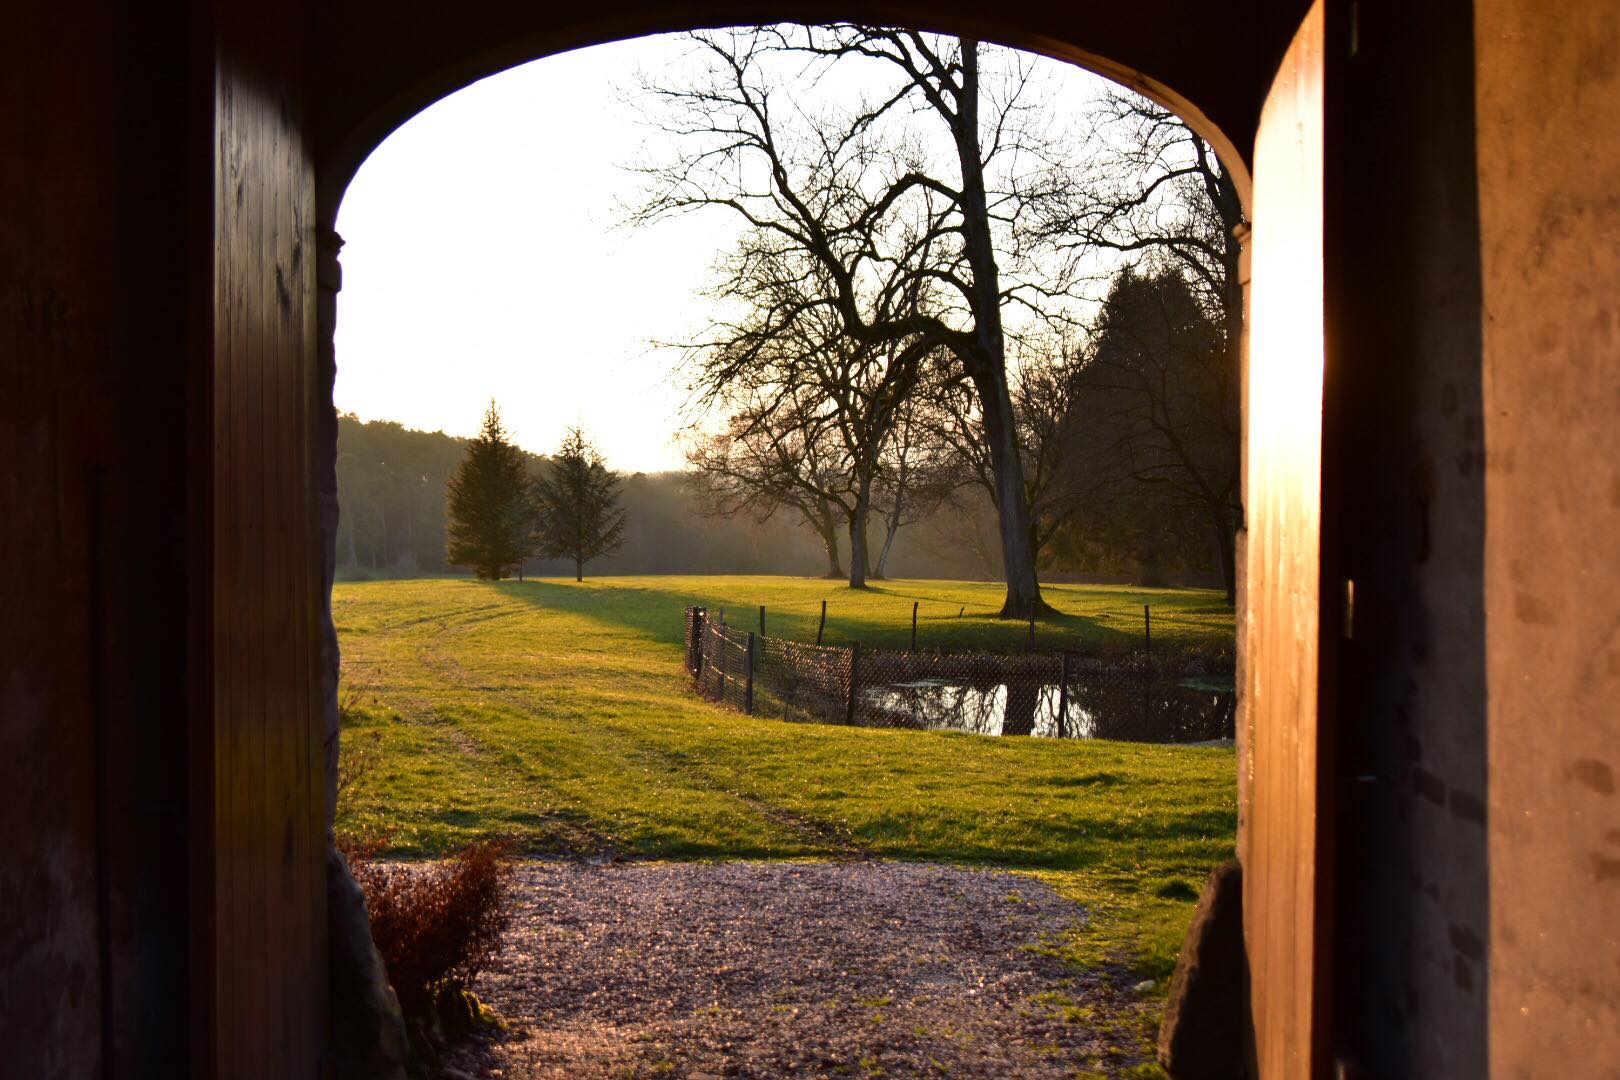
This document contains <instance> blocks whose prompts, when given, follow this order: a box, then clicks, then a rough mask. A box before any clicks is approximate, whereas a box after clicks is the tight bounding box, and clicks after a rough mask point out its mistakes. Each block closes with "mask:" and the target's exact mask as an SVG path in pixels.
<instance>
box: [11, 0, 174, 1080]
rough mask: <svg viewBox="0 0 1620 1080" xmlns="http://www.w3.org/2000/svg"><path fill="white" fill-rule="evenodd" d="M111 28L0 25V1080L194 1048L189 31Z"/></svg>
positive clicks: (80, 21)
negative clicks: (189, 865)
mask: <svg viewBox="0 0 1620 1080" xmlns="http://www.w3.org/2000/svg"><path fill="white" fill-rule="evenodd" d="M131 8H132V6H125V5H120V4H115V3H107V2H95V0H89V2H86V3H83V4H75V5H71V6H69V5H64V4H53V3H44V2H33V0H24V2H21V3H12V4H8V5H6V7H5V11H4V14H3V16H0V52H3V54H4V62H3V63H0V858H3V863H0V1073H3V1074H4V1075H6V1076H8V1077H10V1076H17V1077H28V1078H30V1080H59V1078H60V1080H81V1078H84V1077H93V1076H97V1075H101V1074H102V1071H103V1070H108V1072H109V1074H111V1073H116V1074H117V1075H121V1076H132V1075H165V1074H166V1072H167V1071H168V1070H170V1069H173V1068H176V1067H178V1068H179V1069H180V1070H182V1071H183V1070H184V1069H185V1067H186V1057H187V1040H188V1037H189V1033H190V1016H189V1010H190V1006H191V1004H192V1001H193V998H192V996H191V988H190V985H189V973H188V957H189V942H190V938H189V933H190V928H191V925H190V916H191V909H190V906H189V898H188V877H187V855H188V845H187V840H188V799H189V788H188V784H187V780H188V768H189V761H188V756H187V738H186V733H187V727H186V725H187V720H188V686H189V685H190V684H191V679H192V676H193V675H195V674H196V669H195V667H194V666H193V664H192V662H191V659H190V657H189V656H188V646H187V642H188V636H187V626H188V613H189V612H191V611H194V610H195V605H196V602H197V599H198V597H197V593H196V589H197V587H198V585H199V583H200V582H202V581H203V580H204V579H205V575H202V574H195V573H193V572H191V571H190V570H188V567H187V561H186V555H187V551H188V545H189V543H190V536H191V530H192V526H193V525H194V524H195V518H194V516H193V514H192V508H191V506H190V504H189V496H188V484H187V480H186V477H187V476H188V468H189V466H188V461H189V458H188V454H189V448H188V437H189V428H188V416H189V412H188V408H189V398H190V393H191V387H190V385H189V377H190V374H191V373H192V371H193V370H194V369H193V368H192V366H191V365H190V363H189V358H190V355H191V354H190V352H189V344H188V322H189V317H190V311H191V304H190V301H191V300H194V299H195V298H196V297H195V295H194V294H193V293H192V292H191V291H190V289H191V287H192V286H193V285H194V284H195V283H196V281H197V280H198V279H197V277H196V276H195V275H194V274H193V271H194V270H198V269H202V265H201V264H200V263H199V262H197V261H195V260H193V259H192V258H191V255H192V254H193V253H195V252H196V250H197V249H195V248H194V247H192V246H190V239H191V237H192V234H191V233H190V232H189V224H190V222H191V221H192V220H193V218H192V215H191V214H190V212H189V210H188V205H187V203H186V201H185V196H186V193H187V191H188V190H189V189H192V187H193V184H194V181H196V180H197V179H198V175H199V174H198V169H197V167H196V166H198V165H200V163H201V160H202V155H201V146H200V144H198V143H194V142H190V141H188V139H189V138H190V135H191V131H190V129H189V127H188V124H189V121H190V119H191V117H192V115H193V113H194V109H193V106H194V105H196V104H198V102H197V99H196V97H195V95H194V93H193V89H194V82H193V79H192V75H191V72H192V70H193V69H192V67H191V65H190V64H189V60H190V55H189V54H188V51H187V42H188V38H189V31H190V27H189V23H188V15H187V12H186V11H185V9H184V8H183V7H181V6H171V7H165V8H164V9H163V10H146V9H144V8H143V9H142V10H140V11H135V10H131ZM204 182H206V181H205V180H204ZM202 216H203V220H204V222H205V223H206V214H204V215H202ZM205 244H206V241H205ZM203 250H206V247H205V248H204V249H203Z"/></svg>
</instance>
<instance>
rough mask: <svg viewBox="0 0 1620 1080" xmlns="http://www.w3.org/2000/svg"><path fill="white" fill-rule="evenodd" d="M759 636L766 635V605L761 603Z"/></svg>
mask: <svg viewBox="0 0 1620 1080" xmlns="http://www.w3.org/2000/svg"><path fill="white" fill-rule="evenodd" d="M759 636H760V637H764V636H765V605H764V604H761V605H759Z"/></svg>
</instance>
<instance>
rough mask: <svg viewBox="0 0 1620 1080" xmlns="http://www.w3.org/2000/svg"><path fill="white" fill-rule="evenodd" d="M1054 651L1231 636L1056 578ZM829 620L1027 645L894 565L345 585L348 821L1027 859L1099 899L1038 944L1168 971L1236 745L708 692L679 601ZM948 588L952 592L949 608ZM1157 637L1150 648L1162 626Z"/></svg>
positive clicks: (719, 855)
mask: <svg viewBox="0 0 1620 1080" xmlns="http://www.w3.org/2000/svg"><path fill="white" fill-rule="evenodd" d="M1046 592H1047V598H1048V601H1049V602H1050V603H1052V604H1053V605H1054V606H1055V607H1056V608H1058V609H1059V611H1060V612H1061V614H1059V615H1055V616H1051V617H1049V618H1047V619H1044V620H1042V621H1041V622H1040V624H1039V625H1038V626H1037V635H1038V640H1039V643H1040V644H1042V645H1043V646H1049V647H1054V648H1055V647H1058V646H1059V645H1060V644H1061V645H1062V646H1063V647H1074V648H1083V649H1087V650H1094V651H1099V650H1100V651H1108V650H1113V649H1124V648H1127V647H1130V646H1132V645H1134V644H1135V643H1137V642H1139V641H1140V634H1141V622H1142V605H1143V604H1144V603H1147V604H1150V605H1152V608H1153V637H1154V644H1155V647H1156V648H1159V647H1165V648H1170V647H1176V648H1198V649H1208V650H1219V649H1223V648H1228V649H1229V647H1230V639H1231V632H1232V614H1231V610H1230V609H1229V608H1226V607H1225V606H1224V605H1222V604H1221V603H1220V597H1219V596H1218V595H1217V594H1214V593H1210V592H1207V591H1201V590H1143V589H1123V588H1112V587H1091V586H1084V587H1083V586H1056V587H1048V588H1047V590H1046ZM823 598H826V599H828V600H829V612H828V619H827V633H826V637H827V640H829V641H834V642H838V641H849V640H856V639H858V640H860V641H862V642H863V643H870V644H887V645H899V644H903V643H904V642H906V641H907V640H909V636H910V619H911V605H912V602H913V601H914V600H915V601H918V602H919V603H920V609H919V616H918V618H919V638H920V643H921V644H923V645H924V646H951V647H961V646H967V645H982V646H990V647H1012V646H1015V645H1019V644H1022V643H1023V641H1024V639H1025V638H1026V636H1027V634H1028V628H1027V625H1024V626H1020V625H1016V624H1015V625H1009V624H1007V623H1005V622H1002V621H1000V620H997V619H994V618H993V617H992V616H993V613H994V611H995V609H996V608H997V607H998V606H999V603H1000V590H999V589H998V588H996V587H995V586H992V585H989V584H980V583H965V582H939V581H890V582H884V583H882V586H881V587H880V588H876V589H873V590H871V591H870V592H868V593H865V594H857V593H852V592H851V591H850V590H848V589H846V588H843V587H842V586H840V585H839V584H837V583H829V582H826V581H820V580H812V579H794V578H779V577H754V578H751V577H663V578H660V577H640V578H604V579H595V580H587V581H586V582H584V583H583V584H575V583H574V582H572V581H557V580H545V581H530V582H525V583H522V584H519V583H516V582H502V583H499V584H495V583H489V582H474V581H470V580H455V579H434V580H420V581H384V582H366V583H352V584H340V585H338V586H337V588H336V589H335V590H334V596H333V606H334V611H335V615H336V621H337V626H338V632H339V636H340V640H341V642H342V647H343V674H344V681H345V688H346V693H348V694H349V695H351V697H352V699H353V703H354V707H353V708H351V709H350V710H349V718H348V721H347V723H346V727H345V730H344V733H343V738H344V760H345V771H346V772H347V773H349V774H351V775H353V776H354V777H355V778H354V779H352V780H349V781H348V782H347V783H346V785H345V789H344V792H343V794H342V796H341V798H340V807H339V820H338V827H339V829H340V831H344V832H348V833H351V834H364V835H378V834H382V833H387V834H388V835H389V838H390V839H389V843H390V847H391V849H392V850H393V851H394V852H395V853H396V854H398V855H401V856H406V857H412V856H433V855H438V854H442V853H444V852H447V851H449V850H452V849H454V848H455V847H457V846H459V845H461V844H462V843H465V842H466V841H468V840H471V839H474V838H477V837H484V836H492V835H506V836H511V837H513V838H514V839H515V840H516V842H517V843H518V845H519V847H520V849H521V850H524V851H527V852H529V853H533V854H575V855H592V854H609V853H611V854H616V855H621V856H624V857H644V858H653V859H666V860H711V859H775V858H785V857H796V858H804V857H833V856H839V855H847V854H854V853H860V854H869V855H877V856H882V857H886V858H894V859H905V860H937V861H943V862H950V863H959V864H969V865H994V866H998V867H1002V868H1007V869H1013V870H1017V871H1020V872H1025V873H1029V874H1032V875H1036V876H1038V877H1040V878H1041V879H1043V880H1045V881H1047V882H1049V883H1050V884H1052V885H1053V886H1054V887H1055V888H1057V889H1058V890H1059V891H1060V892H1062V893H1064V894H1065V895H1067V896H1070V897H1072V898H1075V899H1077V900H1079V901H1081V902H1082V903H1084V904H1085V905H1087V907H1088V908H1089V909H1090V911H1091V913H1092V923H1091V925H1090V927H1089V928H1088V930H1087V931H1086V932H1085V933H1084V934H1083V935H1079V936H1076V937H1075V938H1074V939H1073V940H1068V941H1063V942H1054V943H1053V947H1054V948H1056V949H1059V950H1060V951H1062V952H1064V953H1065V954H1067V955H1070V956H1071V957H1072V958H1073V959H1075V960H1076V961H1077V962H1080V963H1083V964H1088V965H1089V964H1100V963H1109V964H1117V965H1120V966H1121V967H1122V968H1123V969H1125V970H1126V971H1128V972H1130V973H1131V974H1132V975H1133V976H1142V977H1162V976H1163V975H1164V974H1166V973H1167V972H1168V970H1169V968H1170V966H1171V964H1172V963H1173V961H1174V956H1175V952H1176V950H1177V949H1178V948H1179V946H1180V942H1181V937H1182V935H1183V933H1184V932H1185V927H1186V922H1187V919H1188V918H1189V916H1190V914H1191V910H1192V901H1193V900H1194V899H1196V896H1197V892H1198V889H1199V887H1200V886H1201V884H1202V882H1203V880H1204V878H1205V876H1206V875H1207V874H1208V871H1209V869H1210V867H1211V866H1212V865H1213V864H1214V863H1216V862H1218V861H1220V860H1222V859H1224V858H1227V857H1228V856H1229V855H1230V853H1231V850H1232V845H1233V835H1234V830H1235V822H1236V810H1235V787H1236V782H1235V765H1234V760H1233V754H1232V752H1231V750H1229V749H1222V748H1219V747H1173V746H1154V745H1140V744H1129V743H1108V742H1080V741H1058V740H1045V739H1040V740H1037V739H1012V738H1007V739H999V738H987V737H982V736H975V735H961V734H954V733H944V732H908V731H882V730H868V729H859V728H843V727H829V726H819V725H796V724H785V723H781V722H776V721H770V720H756V719H752V718H749V717H745V716H741V715H739V714H736V713H732V712H728V711H725V710H723V709H720V708H718V707H716V706H714V705H711V704H709V703H707V702H705V701H703V700H702V699H700V698H699V697H697V696H696V695H695V694H694V693H693V692H692V691H691V689H690V687H689V683H688V680H687V679H686V676H685V673H684V671H683V669H682V666H681V646H680V641H681V613H682V609H683V607H684V606H685V605H687V604H692V603H698V604H705V605H708V606H709V607H710V608H711V610H713V609H717V608H719V607H722V606H723V607H725V608H726V609H727V611H728V621H731V622H733V623H738V624H751V625H757V620H758V605H760V604H765V605H766V607H767V612H766V618H767V626H768V629H769V632H770V633H772V634H775V635H781V636H788V637H800V638H813V637H814V635H815V625H816V619H817V616H818V614H819V606H820V601H821V600H822V599H823ZM961 609H965V612H964V613H962V614H959V611H961ZM1161 643H1162V644H1161Z"/></svg>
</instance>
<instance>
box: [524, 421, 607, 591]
mask: <svg viewBox="0 0 1620 1080" xmlns="http://www.w3.org/2000/svg"><path fill="white" fill-rule="evenodd" d="M548 473H549V475H542V476H541V477H539V478H538V479H537V480H535V482H534V505H535V509H536V511H537V512H538V513H539V515H540V553H541V554H542V555H544V556H545V557H547V558H551V559H572V560H573V563H574V580H575V581H583V580H585V564H586V563H588V562H590V561H591V560H592V559H595V558H598V557H600V556H602V555H606V554H607V553H608V552H610V551H613V550H614V549H616V548H617V547H618V546H619V545H620V544H622V543H623V542H624V511H623V510H621V509H619V477H618V474H616V473H613V472H610V471H609V470H608V468H607V466H606V465H605V464H603V462H602V455H601V454H599V453H597V452H596V448H595V447H594V446H592V445H591V444H590V442H589V441H588V440H586V438H585V434H584V432H582V431H581V430H580V429H579V428H570V429H569V430H568V435H567V437H566V438H564V439H563V443H562V446H561V447H560V448H559V449H558V450H557V453H556V455H555V456H554V457H553V458H552V459H551V466H550V469H549V470H548Z"/></svg>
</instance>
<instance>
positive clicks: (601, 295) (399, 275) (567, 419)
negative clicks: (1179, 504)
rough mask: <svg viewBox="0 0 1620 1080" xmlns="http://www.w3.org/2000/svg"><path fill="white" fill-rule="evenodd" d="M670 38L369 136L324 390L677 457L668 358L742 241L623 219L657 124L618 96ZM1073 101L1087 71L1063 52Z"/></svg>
mask: <svg viewBox="0 0 1620 1080" xmlns="http://www.w3.org/2000/svg"><path fill="white" fill-rule="evenodd" d="M688 48H689V46H688V45H687V44H685V43H683V42H682V41H681V40H680V39H679V38H675V37H653V38H641V39H637V40H634V41H628V42H619V43H616V44H611V45H602V46H597V47H595V48H591V49H586V50H582V51H580V52H575V53H567V54H564V55H560V56H555V57H549V58H547V59H544V60H539V61H536V62H534V63H531V64H526V65H524V66H522V67H518V68H513V69H511V70H509V71H506V72H503V73H501V74H499V75H495V76H493V77H491V78H488V79H485V80H483V81H482V82H479V83H476V84H474V85H473V86H470V87H468V88H467V89H465V90H462V91H461V92H459V93H456V94H453V95H451V96H450V97H447V98H445V99H444V100H442V101H440V102H438V103H437V104H435V105H433V106H431V107H430V108H428V109H426V110H424V111H423V112H421V113H420V114H418V115H417V116H416V117H414V118H413V119H411V120H410V121H409V122H407V123H406V124H405V125H403V126H402V127H401V128H400V129H399V130H398V131H396V132H394V134H393V135H391V136H390V137H389V138H388V139H387V140H386V141H384V142H383V144H382V145H381V146H380V147H378V149H377V150H376V152H374V153H373V154H372V155H371V157H370V158H368V159H367V160H366V162H365V164H364V165H363V166H362V167H361V169H360V171H359V173H358V174H357V175H356V176H355V179H354V181H353V183H352V184H350V186H349V190H348V192H347V194H346V195H345V197H344V200H343V204H342V206H341V208H340V212H339V214H338V223H337V227H338V232H339V233H340V234H341V235H342V236H343V238H344V241H345V246H344V249H343V256H342V259H343V291H342V293H341V294H340V296H339V308H338V327H337V362H338V375H337V387H336V395H335V396H336V402H337V406H338V408H339V409H340V410H343V411H345V412H354V413H357V414H359V416H360V417H361V419H364V420H378V419H386V420H397V421H399V422H401V423H403V424H404V425H406V426H407V427H412V428H420V429H423V430H428V431H434V430H442V431H446V432H448V433H450V434H453V435H471V434H473V433H474V432H475V431H476V430H477V427H478V423H479V420H480V418H481V417H482V415H483V411H484V408H485V406H486V405H487V404H488V402H489V400H490V399H491V398H492V397H493V398H495V399H496V400H497V401H498V402H499V404H500V406H501V413H502V416H503V417H504V419H505V421H506V425H507V427H508V429H509V430H510V431H511V432H512V433H513V436H514V438H515V439H516V441H517V442H518V443H519V444H520V445H522V446H523V447H524V448H525V449H528V450H531V451H534V452H536V453H545V452H549V451H551V450H552V449H554V448H555V447H556V445H557V444H558V443H559V442H560V441H561V439H562V436H563V433H564V429H565V428H567V427H568V426H570V425H575V424H578V425H580V426H582V427H584V428H585V430H586V432H587V433H588V434H589V435H590V436H591V437H592V439H593V440H594V441H595V442H596V444H597V446H598V447H599V448H600V449H601V450H602V451H603V453H604V455H605V456H606V458H607V461H608V464H609V466H610V467H612V468H615V469H618V470H620V471H623V472H635V471H653V470H660V469H672V468H679V467H681V466H682V465H683V464H684V463H683V460H682V457H681V453H680V450H679V447H678V446H677V444H676V442H675V438H674V437H675V434H676V432H677V430H678V429H679V427H680V426H681V424H682V415H681V407H682V405H683V404H684V403H685V400H686V395H685V392H684V388H683V386H682V384H681V383H680V381H679V379H678V378H677V377H676V376H675V375H674V374H673V369H674V367H675V364H676V362H677V359H678V357H677V354H676V353H675V352H674V351H673V350H669V349H660V348H657V347H656V345H655V343H656V342H660V341H663V342H669V341H680V340H683V339H687V338H690V337H692V336H694V335H695V334H696V333H697V332H698V331H701V330H702V329H703V328H704V327H705V326H706V325H708V323H709V321H710V317H709V316H710V312H711V310H712V309H711V304H712V303H713V301H711V300H709V299H707V298H705V297H703V296H701V295H699V294H700V292H701V290H702V289H703V288H704V286H705V285H706V284H708V283H709V281H710V267H711V265H712V264H713V262H714V260H715V258H716V256H717V255H718V254H719V253H720V252H721V251H723V250H725V249H726V248H728V247H729V246H730V245H731V244H732V243H733V242H734V241H735V238H736V236H737V230H736V225H735V221H734V219H733V218H732V216H731V215H729V214H728V213H726V212H725V211H718V210H717V211H712V212H707V213H702V214H697V215H689V216H686V217H684V218H681V219H677V220H673V221H669V222H665V223H663V224H660V225H658V226H656V227H653V228H645V229H639V230H631V229H626V228H624V227H622V226H621V224H620V223H621V221H622V219H623V217H624V210H623V205H624V204H625V203H626V202H633V201H634V199H635V196H636V193H637V192H638V191H639V190H641V180H640V178H639V177H638V176H637V175H636V174H634V173H633V172H631V171H629V170H628V169H627V168H625V166H626V165H629V164H633V163H634V162H636V161H638V160H642V159H643V158H645V157H646V156H647V155H648V153H649V152H651V153H652V155H653V156H655V157H662V156H665V155H663V154H661V153H659V146H658V140H660V139H663V138H665V137H664V136H662V135H660V134H659V133H658V132H656V131H653V130H651V129H649V128H648V127H647V126H646V125H645V124H644V123H642V122H641V121H640V120H639V118H638V115H637V112H636V109H635V107H634V106H633V105H631V104H627V103H626V101H625V96H626V94H627V92H629V91H631V90H633V89H634V87H635V86H636V85H637V82H638V80H637V72H638V71H650V72H654V73H659V72H662V71H665V70H666V69H667V68H668V67H669V66H671V65H675V64H678V63H680V58H681V57H682V56H683V55H684V54H685V53H686V51H687V49H688ZM1051 66H1052V68H1053V69H1054V79H1055V85H1056V86H1057V88H1058V97H1057V100H1058V102H1059V104H1060V105H1061V106H1063V107H1064V108H1065V109H1072V110H1073V112H1074V113H1076V114H1077V113H1078V112H1079V111H1080V110H1082V109H1083V108H1084V107H1085V104H1086V103H1087V102H1088V101H1089V100H1090V99H1091V97H1092V96H1093V95H1094V94H1095V93H1096V92H1097V87H1098V85H1099V80H1098V79H1097V77H1095V76H1092V75H1089V74H1088V73H1085V72H1082V71H1080V70H1079V69H1077V68H1070V67H1068V66H1067V65H1063V64H1060V63H1058V62H1055V61H1054V62H1052V63H1051Z"/></svg>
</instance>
